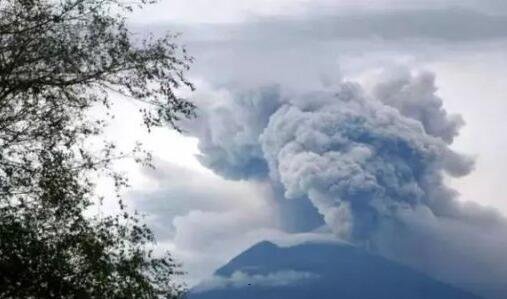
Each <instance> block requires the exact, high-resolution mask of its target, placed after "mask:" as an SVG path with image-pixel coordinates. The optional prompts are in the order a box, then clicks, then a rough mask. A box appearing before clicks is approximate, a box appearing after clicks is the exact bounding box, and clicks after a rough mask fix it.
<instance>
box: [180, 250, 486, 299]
mask: <svg viewBox="0 0 507 299" xmlns="http://www.w3.org/2000/svg"><path fill="white" fill-rule="evenodd" d="M189 298H190V299H254V298H255V299H285V298H287V299H289V298H290V299H306V298H319V299H397V298H399V299H479V297H477V296H474V295H471V294H469V293H466V292H464V291H461V290H459V289H456V288H454V287H452V286H450V285H446V284H444V283H441V282H438V281H436V280H433V279H431V278H429V277H428V276H426V275H424V274H420V273H418V272H416V271H414V270H411V269H410V268H407V267H405V266H402V265H399V264H396V263H394V262H391V261H389V260H386V259H384V258H381V257H378V256H374V255H371V254H368V253H366V252H364V251H362V250H359V249H357V248H354V247H351V246H346V245H338V244H315V243H308V244H303V245H298V246H294V247H288V248H283V247H278V246H276V245H274V244H272V243H269V242H261V243H259V244H257V245H255V246H253V247H252V248H250V249H248V250H246V251H245V252H243V253H242V254H240V255H239V256H237V257H236V258H234V259H233V260H232V261H230V262H229V263H228V264H227V265H225V266H224V267H222V268H220V269H219V270H218V271H217V272H216V273H215V277H214V279H212V280H210V281H208V282H205V283H203V284H201V285H199V286H197V287H196V288H195V289H194V290H193V292H191V294H190V296H189Z"/></svg>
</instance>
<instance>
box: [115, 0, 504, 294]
mask: <svg viewBox="0 0 507 299" xmlns="http://www.w3.org/2000/svg"><path fill="white" fill-rule="evenodd" d="M130 24H131V27H132V30H133V31H135V32H137V33H138V34H139V35H142V34H144V33H146V32H154V33H156V34H157V33H161V32H164V31H166V30H172V31H177V32H181V33H182V36H181V37H180V40H179V41H180V42H181V43H183V44H185V45H186V46H187V48H188V50H189V52H190V53H191V54H192V55H193V56H194V57H195V59H196V61H195V63H194V65H193V67H192V70H191V71H190V72H189V74H188V77H189V79H190V80H191V81H192V82H194V83H195V84H196V87H197V90H196V91H195V92H194V93H189V92H188V91H181V92H182V93H183V94H184V95H186V96H188V97H189V98H190V99H191V100H192V101H194V102H195V103H196V104H197V106H198V107H199V111H198V114H199V117H198V118H197V119H195V120H190V121H188V122H185V123H184V124H183V127H184V128H185V133H184V134H183V135H182V134H178V133H176V132H174V131H170V130H169V129H158V130H155V131H154V132H153V133H152V134H150V135H147V134H146V133H145V132H144V131H143V130H142V128H140V126H139V123H140V122H139V120H138V121H136V119H135V118H134V119H133V118H132V115H135V110H136V107H135V105H134V104H131V103H125V101H120V100H119V101H118V104H117V105H116V106H115V109H116V110H117V111H118V112H120V113H118V117H117V118H116V119H115V121H114V122H113V123H112V124H111V127H110V129H109V130H110V132H109V134H110V135H111V136H114V138H115V139H117V142H118V143H120V145H122V146H129V145H131V144H133V143H134V142H135V140H142V141H143V143H144V144H145V145H146V147H147V148H148V149H151V150H152V151H153V153H154V157H155V160H156V162H157V163H156V164H157V166H158V168H157V169H155V170H148V169H141V168H138V167H137V166H135V165H133V164H129V163H125V164H124V165H121V166H120V167H123V169H125V170H126V171H128V172H129V173H130V174H131V183H132V188H131V189H130V190H129V192H128V193H127V194H126V196H127V197H128V198H129V200H130V203H131V206H132V207H133V208H135V209H138V210H140V211H142V212H143V213H145V214H146V219H147V221H148V222H149V223H150V225H152V227H153V228H154V230H155V232H156V233H157V236H158V240H159V245H160V246H159V248H160V249H169V250H170V251H171V252H173V253H174V254H175V255H176V257H177V258H179V259H180V260H181V261H182V262H183V264H184V265H185V270H186V271H187V272H188V274H187V276H186V278H185V279H186V280H187V282H188V283H189V284H190V285H193V284H195V283H197V282H199V281H200V280H202V279H204V278H206V277H208V276H210V275H211V274H212V273H213V271H214V270H215V269H216V268H217V267H219V266H221V265H223V264H225V263H226V262H227V261H228V260H229V259H231V258H232V257H234V256H235V255H237V254H239V253H240V252H242V251H243V250H245V249H246V248H248V247H249V246H251V245H253V244H255V243H257V242H259V241H262V240H265V239H269V240H272V241H275V242H277V243H279V244H283V245H286V246H289V245H291V244H297V243H300V242H303V241H308V240H330V239H336V238H338V239H341V240H344V241H347V242H351V243H353V244H362V245H361V246H364V244H369V245H368V246H373V247H374V250H376V251H377V253H379V254H381V255H384V256H386V257H389V258H392V259H395V260H397V261H400V262H402V263H405V264H408V265H410V266H413V267H415V268H417V269H419V270H421V271H423V272H426V273H428V274H430V275H431V276H433V277H435V278H438V279H441V280H444V281H447V282H450V283H453V284H456V285H466V284H471V283H478V284H482V285H487V284H491V285H497V284H500V282H501V281H502V279H504V278H506V279H507V266H506V265H505V263H496V264H495V262H494V260H495V259H501V258H502V257H503V255H502V252H504V250H505V249H507V245H506V244H505V242H506V241H504V240H507V239H505V238H503V237H505V236H507V234H505V232H506V231H507V230H506V229H505V228H506V227H507V225H505V223H504V222H505V220H504V217H505V216H506V215H507V201H506V200H505V191H506V187H505V184H504V174H505V173H506V171H507V163H506V161H507V139H506V138H505V134H504V130H505V129H507V120H506V119H507V118H506V117H505V115H506V113H507V99H506V98H505V97H506V94H507V87H506V86H507V85H506V84H505V80H507V67H506V66H507V65H506V64H507V62H506V61H507V57H506V56H507V51H506V50H507V31H506V30H505V28H507V27H506V26H507V4H506V2H505V1H501V0H482V1H479V0H460V1H454V0H429V1H417V0H405V1H403V0H362V1H357V0H356V1H352V0H343V1H340V0H317V1H315V0H312V1H310V0H277V1H273V0H270V1H267V0H242V1H239V0H235V1H232V0H215V1H204V0H202V1H201V0H196V1H184V0H166V1H161V2H160V3H159V4H155V5H153V6H152V7H148V8H147V9H144V10H142V11H138V12H135V13H134V14H133V15H132V17H131V18H130ZM350 82H353V83H350ZM333 94H336V95H337V96H336V97H337V98H338V99H339V101H345V103H347V104H341V106H340V105H337V104H336V103H335V102H334V101H335V100H332V99H333ZM348 98H352V99H353V100H352V102H351V103H349V102H347V101H346V100H345V99H348ZM340 103H341V102H340ZM344 107H345V108H344ZM329 111H335V113H334V114H333V113H331V114H330V115H328V114H329ZM344 111H348V112H347V113H345V112H344ZM342 114H343V115H342ZM339 116H340V117H339ZM348 117H349V118H350V117H352V118H350V119H349V118H348ZM314 118H316V119H314ZM295 119H297V120H298V121H295ZM319 119H325V120H326V121H327V122H328V123H327V122H325V121H322V123H321V122H320V121H319ZM353 119H365V120H368V122H367V124H370V122H371V124H370V125H371V126H370V125H366V124H363V125H359V124H358V125H357V128H353V129H350V131H347V130H345V129H343V128H345V127H347V124H348V122H347V121H346V120H348V121H350V122H352V123H353V121H352V120H353ZM386 119H391V120H392V121H393V124H387V123H386ZM287 126H289V127H291V128H293V130H295V131H296V132H298V133H297V134H296V133H292V132H290V131H288V132H287V133H283V132H284V128H286V127H287ZM356 129H357V130H359V131H360V132H369V134H372V136H376V137H375V138H376V139H375V140H377V141H375V142H373V141H368V140H369V139H368V140H366V139H364V138H363V139H361V138H360V137H357V136H358V135H357V133H354V132H356V131H355V130H356ZM334 130H337V131H336V132H335V131H334ZM330 132H332V134H331V133H330ZM337 132H340V134H341V136H340V138H338V136H337V135H336V134H338V133H337ZM291 134H292V135H291ZM298 134H300V135H298ZM322 134H324V135H322ZM323 136H324V137H325V136H327V137H326V138H324V137H323ZM393 136H394V137H393ZM358 138H359V139H358ZM393 138H394V139H396V140H402V141H403V142H404V143H406V144H408V145H409V147H410V148H411V149H412V151H413V152H414V153H415V154H413V155H414V156H413V157H412V156H411V157H412V158H413V159H412V158H411V159H409V158H407V155H408V154H407V152H406V151H404V150H401V149H400V148H398V147H394V146H395V145H394V144H393V141H392V139H393ZM282 141H283V142H282ZM303 141H304V142H303ZM400 142H401V141H400ZM342 143H343V144H348V145H346V146H345V145H339V144H342ZM298 144H299V145H298ZM301 144H303V145H304V146H303V147H304V150H301V149H299V148H298V146H301ZM379 144H381V145H382V146H381V147H378V146H379ZM392 147H393V148H392ZM344 148H346V150H345V149H344ZM384 149H387V150H385V151H384ZM429 149H431V150H429ZM307 152H312V153H315V154H316V155H317V156H306V155H305V153H307ZM337 155H338V156H337ZM340 155H341V156H340ZM337 157H340V158H337ZM365 161H368V162H365ZM296 162H298V163H296ZM319 163H323V164H319ZM319 165H321V166H319ZM346 165H349V166H350V168H347V167H345V166H346ZM323 167H324V168H323ZM315 169H319V171H316V172H313V171H314V170H315ZM354 169H355V170H354ZM407 169H409V170H410V173H412V174H413V176H414V177H413V178H412V179H407V177H406V175H403V176H398V175H399V174H400V173H402V174H403V173H404V171H407ZM337 170H340V171H337ZM379 171H382V173H384V174H385V173H390V172H389V171H392V175H393V177H394V178H393V179H392V180H393V181H388V180H385V181H382V180H380V179H379ZM419 173H422V174H419ZM353 174H354V175H353ZM423 174H424V175H423ZM356 175H357V176H356ZM351 177H354V178H356V179H355V180H354V181H351V180H348V178H351ZM372 180H373V183H372ZM342 181H344V182H347V184H346V185H345V186H346V187H343V186H342V187H338V185H336V186H335V185H333V184H331V183H330V182H342ZM330 184H331V185H330ZM340 184H341V183H340ZM354 184H356V185H357V186H356V185H354ZM428 185H429V186H428ZM340 186H341V185H340ZM350 186H356V187H354V188H355V189H354V188H352V187H350ZM366 186H369V187H368V188H367V187H366ZM351 188H352V189H353V190H355V191H351V190H352V189H351ZM433 189H438V190H433ZM330 190H332V192H331V191H330ZM378 190H381V191H378ZM380 193H382V194H383V195H382V196H379V195H378V194H380ZM361 196H363V197H368V198H372V201H371V202H368V203H366V204H363V203H361V204H359V201H358V200H356V199H355V198H356V197H357V198H362V197H361ZM377 197H378V198H377ZM389 209H394V210H396V211H397V212H396V214H393V215H391V214H390V213H387V212H386V210H389ZM372 219H374V220H372ZM378 219H380V220H378ZM394 220H396V221H401V222H402V223H404V224H405V226H404V228H403V229H402V228H399V227H395V226H393V221H394ZM409 231H411V232H412V233H409ZM393 235H399V236H402V237H401V238H400V239H401V240H398V241H396V242H395V241H393V240H392V236H393ZM470 239H475V240H477V243H478V244H474V245H473V246H471V245H468V244H467V242H466V240H470ZM416 240H418V242H425V244H428V245H427V247H426V250H427V252H428V256H427V257H426V259H422V258H420V257H417V255H421V254H420V252H417V250H414V242H416ZM442 240H450V241H449V242H448V244H447V245H446V246H447V247H445V246H440V245H439V244H440V243H441V241H442ZM372 244H373V245H372ZM358 246H359V245H358ZM464 247H465V248H464ZM461 251H465V252H466V254H463V255H462V256H461V260H460V259H459V258H450V257H449V256H447V255H446V252H447V253H449V252H461ZM463 260H473V263H472V262H470V263H469V264H466V263H465V264H464V265H463V266H462V267H461V266H460V267H461V268H460V267H458V266H457V265H462V264H463ZM472 264H473V265H472ZM449 269H451V270H449ZM452 269H454V271H453V270H452ZM493 276H495V277H493ZM504 281H505V280H504ZM473 291H476V292H483V293H484V292H487V291H484V290H482V289H480V290H475V289H474V290H473Z"/></svg>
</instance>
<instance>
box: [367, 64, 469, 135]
mask: <svg viewBox="0 0 507 299" xmlns="http://www.w3.org/2000/svg"><path fill="white" fill-rule="evenodd" d="M407 72H408V71H406V70H405V71H403V70H402V73H399V72H397V73H394V74H392V77H389V78H388V79H387V80H384V81H383V82H381V83H379V84H378V85H377V87H376V88H375V90H374V93H375V96H376V98H377V99H379V100H380V101H381V102H382V103H384V104H386V105H388V106H391V107H394V108H396V109H397V110H398V111H399V112H400V113H401V114H402V115H403V116H406V117H408V118H412V119H415V120H417V121H419V122H420V123H421V124H422V125H423V127H424V130H425V131H426V133H427V134H429V135H432V136H435V137H440V138H442V139H443V140H444V141H446V142H448V143H452V141H453V139H454V137H455V136H457V135H458V130H459V129H460V127H461V126H462V125H463V124H464V121H463V119H462V118H461V116H459V115H451V116H449V115H448V114H447V112H446V111H445V110H444V109H443V107H442V106H443V102H442V99H440V98H439V97H438V96H436V95H435V92H436V88H435V76H434V74H432V73H429V72H424V73H421V74H419V75H418V76H415V77H411V76H410V74H409V73H407ZM388 75H389V74H388Z"/></svg>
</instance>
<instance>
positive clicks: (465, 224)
mask: <svg viewBox="0 0 507 299" xmlns="http://www.w3.org/2000/svg"><path fill="white" fill-rule="evenodd" d="M435 91H436V88H435V85H434V76H433V75H432V74H430V73H420V74H416V75H412V74H410V73H409V72H407V73H402V74H399V75H398V76H394V77H393V78H392V79H390V80H385V81H383V82H380V83H379V84H378V85H377V86H376V87H375V88H374V89H373V92H372V93H371V94H372V95H367V94H366V92H364V91H363V89H362V88H361V86H359V85H358V84H354V83H347V82H343V83H340V84H339V85H338V86H336V87H335V88H334V89H333V90H326V89H323V90H322V91H313V92H307V93H305V94H298V95H294V94H289V93H286V94H285V96H284V95H282V94H283V93H282V92H281V91H280V90H279V88H267V89H262V90H259V91H257V92H249V93H240V94H232V95H230V101H222V102H220V103H210V104H209V105H205V106H204V107H203V118H202V121H201V122H200V123H199V124H194V125H193V127H192V128H191V130H190V131H191V132H192V134H193V135H194V136H196V137H198V138H199V139H200V144H199V146H200V149H201V152H202V157H201V161H203V163H204V164H205V165H207V166H208V167H210V168H212V169H213V170H215V171H216V172H217V173H219V174H222V175H224V176H226V177H228V178H235V179H255V180H266V181H269V182H270V183H271V184H273V185H274V186H276V185H281V186H282V187H283V190H284V197H285V198H286V199H289V200H290V199H296V198H307V199H309V200H310V201H311V203H312V204H313V205H314V206H315V208H316V209H317V210H318V212H319V213H320V214H321V215H322V218H323V219H324V222H325V223H326V225H327V226H328V227H329V228H330V229H331V230H332V231H333V232H334V233H335V235H336V236H337V237H338V238H340V239H345V240H348V241H350V242H353V243H355V244H358V245H365V246H367V248H369V249H371V250H375V251H377V252H378V253H380V254H383V255H385V256H388V257H391V258H394V259H397V260H400V261H402V262H405V263H407V264H410V265H412V266H415V267H417V268H419V269H421V270H424V271H426V272H429V273H431V274H433V275H434V276H437V277H438V278H441V279H443V280H447V281H450V282H455V283H465V282H468V281H475V282H480V281H487V280H489V276H492V274H491V273H492V272H495V271H496V272H495V275H498V277H499V278H498V279H504V278H507V265H506V262H497V263H496V264H495V265H493V264H494V260H496V259H497V258H501V256H503V253H502V252H504V251H505V249H507V244H505V242H504V241H502V240H505V239H504V238H495V237H492V238H484V234H485V233H486V232H494V233H495V236H498V234H501V236H507V234H505V232H506V230H505V227H506V225H505V222H504V220H503V219H502V218H501V217H500V216H498V215H497V214H496V213H494V212H492V211H488V210H485V209H484V208H481V207H478V206H472V205H469V204H462V203H460V202H458V201H457V200H456V199H455V192H454V191H453V190H451V189H449V188H447V187H446V186H445V185H444V179H443V178H444V175H449V176H454V177H458V176H463V175H466V174H468V173H469V172H470V171H471V169H472V167H473V163H472V161H471V160H470V159H469V158H467V157H466V156H463V155H460V154H458V153H456V152H455V151H453V150H452V149H451V148H450V147H449V146H450V144H451V143H452V141H453V139H454V137H455V136H457V134H458V130H459V128H460V127H461V126H462V124H463V121H462V119H461V118H460V117H459V116H455V115H448V114H447V112H446V111H445V110H444V109H443V107H442V100H441V99H440V98H439V97H438V96H436V95H435ZM300 217H302V218H304V217H305V216H304V215H300ZM470 239H475V240H477V241H478V242H477V244H474V245H471V246H470V248H468V249H467V250H465V249H464V248H463V247H462V246H463V243H464V240H470ZM472 242H473V241H472ZM465 243H466V242H465ZM461 251H465V253H463V252H461ZM458 253H459V254H458ZM503 260H505V259H503ZM500 277H501V278H500Z"/></svg>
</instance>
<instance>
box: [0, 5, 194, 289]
mask: <svg viewBox="0 0 507 299" xmlns="http://www.w3.org/2000/svg"><path fill="white" fill-rule="evenodd" d="M146 4H149V3H148V2H147V1H144V0H141V1H138V2H135V3H132V2H129V4H125V2H124V1H122V0H99V1H97V0H40V1H39V0H0V298H173V297H178V296H180V295H181V292H182V289H181V287H180V286H178V285H177V284H176V283H174V279H173V277H174V275H176V274H178V273H179V268H178V265H177V264H176V263H175V262H174V260H173V259H172V258H171V256H170V255H167V256H164V257H155V256H154V255H153V253H152V250H151V249H150V247H151V244H152V243H153V242H154V239H153V234H152V233H151V231H150V230H149V228H147V227H146V226H145V225H143V224H142V223H140V222H139V217H138V216H137V215H135V214H134V215H131V214H129V213H128V212H127V211H126V209H125V205H124V204H123V202H121V198H120V197H119V195H117V196H118V200H119V203H120V207H121V209H122V212H121V213H120V214H118V215H113V216H108V217H100V216H98V215H97V216H85V212H86V211H87V210H89V209H90V207H91V206H92V205H93V204H94V203H95V202H97V200H98V198H97V195H96V194H95V193H94V190H95V186H94V183H95V181H94V179H95V178H96V177H97V176H98V175H99V174H101V175H107V176H110V177H111V178H113V180H114V184H115V187H116V188H117V190H118V192H119V190H120V189H121V188H122V187H124V186H126V185H127V180H126V178H125V177H124V176H122V175H120V174H118V173H117V172H115V171H114V170H113V168H112V167H111V163H112V161H113V160H114V159H117V158H121V157H125V156H130V155H133V156H135V157H139V156H140V154H142V153H143V151H142V150H141V149H140V148H136V149H134V150H133V152H132V153H129V154H125V153H117V151H116V149H115V146H114V144H110V143H107V142H106V143H105V146H104V147H103V148H102V149H101V150H99V151H97V150H91V149H87V146H86V142H87V140H89V139H90V138H91V137H94V136H100V135H101V133H102V132H103V129H104V127H105V126H106V120H105V119H98V120H91V118H89V117H87V114H89V113H90V112H89V111H90V108H92V107H95V106H98V105H101V106H103V107H105V108H106V109H109V108H110V99H109V95H110V94H111V93H117V94H121V95H122V96H123V97H125V98H128V99H132V100H135V101H139V102H140V103H142V107H143V108H142V109H140V113H142V115H143V119H144V123H145V125H146V126H147V129H148V130H149V129H150V128H152V127H154V126H163V125H169V126H172V127H174V128H176V129H177V121H178V120H179V119H181V118H185V117H190V116H193V113H194V108H195V107H194V105H193V104H192V103H190V102H188V101H187V100H185V99H183V98H181V97H178V96H177V95H176V94H175V93H174V90H175V89H177V88H180V87H182V86H186V87H189V88H191V89H193V86H192V84H191V83H190V82H188V81H187V80H186V79H185V77H184V73H185V71H187V70H188V68H189V64H190V63H191V60H192V59H191V57H189V56H187V54H186V52H185V50H184V49H183V48H181V47H179V46H178V45H177V44H175V43H174V42H173V40H174V36H172V35H167V36H164V37H161V38H153V37H151V38H148V39H146V40H143V41H135V40H133V39H132V36H133V35H132V34H131V33H130V32H129V30H128V29H127V26H126V19H125V17H124V16H125V15H126V13H127V12H129V11H132V10H133V9H134V8H135V7H137V6H139V7H141V6H143V5H146ZM148 157H149V156H148ZM138 160H139V162H142V163H149V160H145V159H138ZM118 194H119V193H118Z"/></svg>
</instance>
